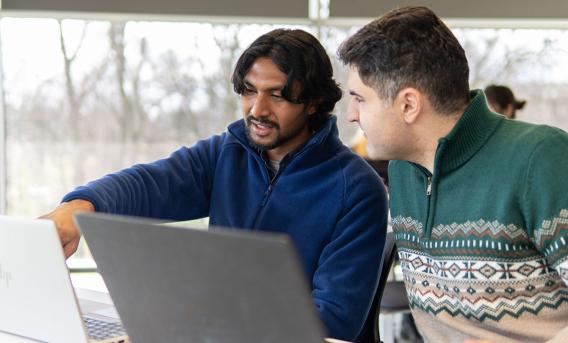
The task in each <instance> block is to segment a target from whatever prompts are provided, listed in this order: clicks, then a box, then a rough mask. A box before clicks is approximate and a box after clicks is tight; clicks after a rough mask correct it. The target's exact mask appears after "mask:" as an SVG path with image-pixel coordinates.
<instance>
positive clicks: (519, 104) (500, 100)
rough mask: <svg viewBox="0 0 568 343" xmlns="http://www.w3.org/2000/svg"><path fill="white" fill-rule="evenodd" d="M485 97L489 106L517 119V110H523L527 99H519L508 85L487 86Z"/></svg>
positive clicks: (510, 117)
mask: <svg viewBox="0 0 568 343" xmlns="http://www.w3.org/2000/svg"><path fill="white" fill-rule="evenodd" d="M485 97H486V98H487V103H488V105H489V107H490V108H491V109H492V110H493V111H495V112H497V113H500V114H502V115H504V116H505V117H507V118H509V119H515V118H516V115H517V110H522V109H523V107H525V105H526V104H527V102H526V100H517V99H516V98H515V95H514V94H513V92H512V91H511V89H510V88H509V87H507V86H501V85H490V86H487V88H485Z"/></svg>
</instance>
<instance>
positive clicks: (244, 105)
mask: <svg viewBox="0 0 568 343" xmlns="http://www.w3.org/2000/svg"><path fill="white" fill-rule="evenodd" d="M253 103H254V102H253V101H251V100H249V99H246V98H241V110H242V111H243V115H245V116H246V115H248V114H249V113H250V111H251V108H252V104H253Z"/></svg>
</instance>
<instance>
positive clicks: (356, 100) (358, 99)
mask: <svg viewBox="0 0 568 343" xmlns="http://www.w3.org/2000/svg"><path fill="white" fill-rule="evenodd" d="M353 99H354V100H355V102H356V103H358V104H360V103H362V102H363V101H364V100H363V98H360V97H358V96H356V97H355V98H353Z"/></svg>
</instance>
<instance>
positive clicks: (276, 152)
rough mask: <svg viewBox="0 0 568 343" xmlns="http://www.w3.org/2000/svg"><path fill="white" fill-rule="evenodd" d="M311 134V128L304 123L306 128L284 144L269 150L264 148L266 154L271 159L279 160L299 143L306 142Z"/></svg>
mask: <svg viewBox="0 0 568 343" xmlns="http://www.w3.org/2000/svg"><path fill="white" fill-rule="evenodd" d="M311 136H312V132H311V130H310V129H309V128H308V126H307V125H306V128H305V129H304V130H303V131H302V132H301V133H300V134H298V135H297V136H296V137H294V139H291V140H289V141H287V142H285V143H284V144H281V145H279V146H278V147H276V148H274V149H270V150H266V156H268V158H269V159H271V160H273V161H281V160H282V159H283V158H284V156H286V155H288V154H289V153H290V152H292V151H294V150H296V149H297V148H298V147H299V146H300V145H302V144H304V143H305V142H307V141H308V140H309V139H310V137H311Z"/></svg>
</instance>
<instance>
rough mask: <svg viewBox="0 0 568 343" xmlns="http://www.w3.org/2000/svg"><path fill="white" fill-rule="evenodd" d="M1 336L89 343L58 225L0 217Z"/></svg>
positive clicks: (35, 220)
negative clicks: (58, 232) (56, 226)
mask: <svg viewBox="0 0 568 343" xmlns="http://www.w3.org/2000/svg"><path fill="white" fill-rule="evenodd" d="M0 331H1V332H3V333H6V334H11V335H17V336H20V337H23V338H27V339H30V340H33V341H38V342H62V343H65V342H70V343H71V342H73V343H76V342H87V336H86V333H85V330H84V327H83V322H82V318H81V314H80V312H79V307H78V305H77V301H76V299H75V295H74V292H73V287H72V285H71V280H70V279H69V272H68V270H67V266H66V264H65V258H64V256H63V250H62V248H61V242H60V241H59V237H58V235H57V231H56V229H55V226H54V224H53V222H51V221H48V220H38V219H19V218H18V219H17V218H11V217H6V216H0Z"/></svg>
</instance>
